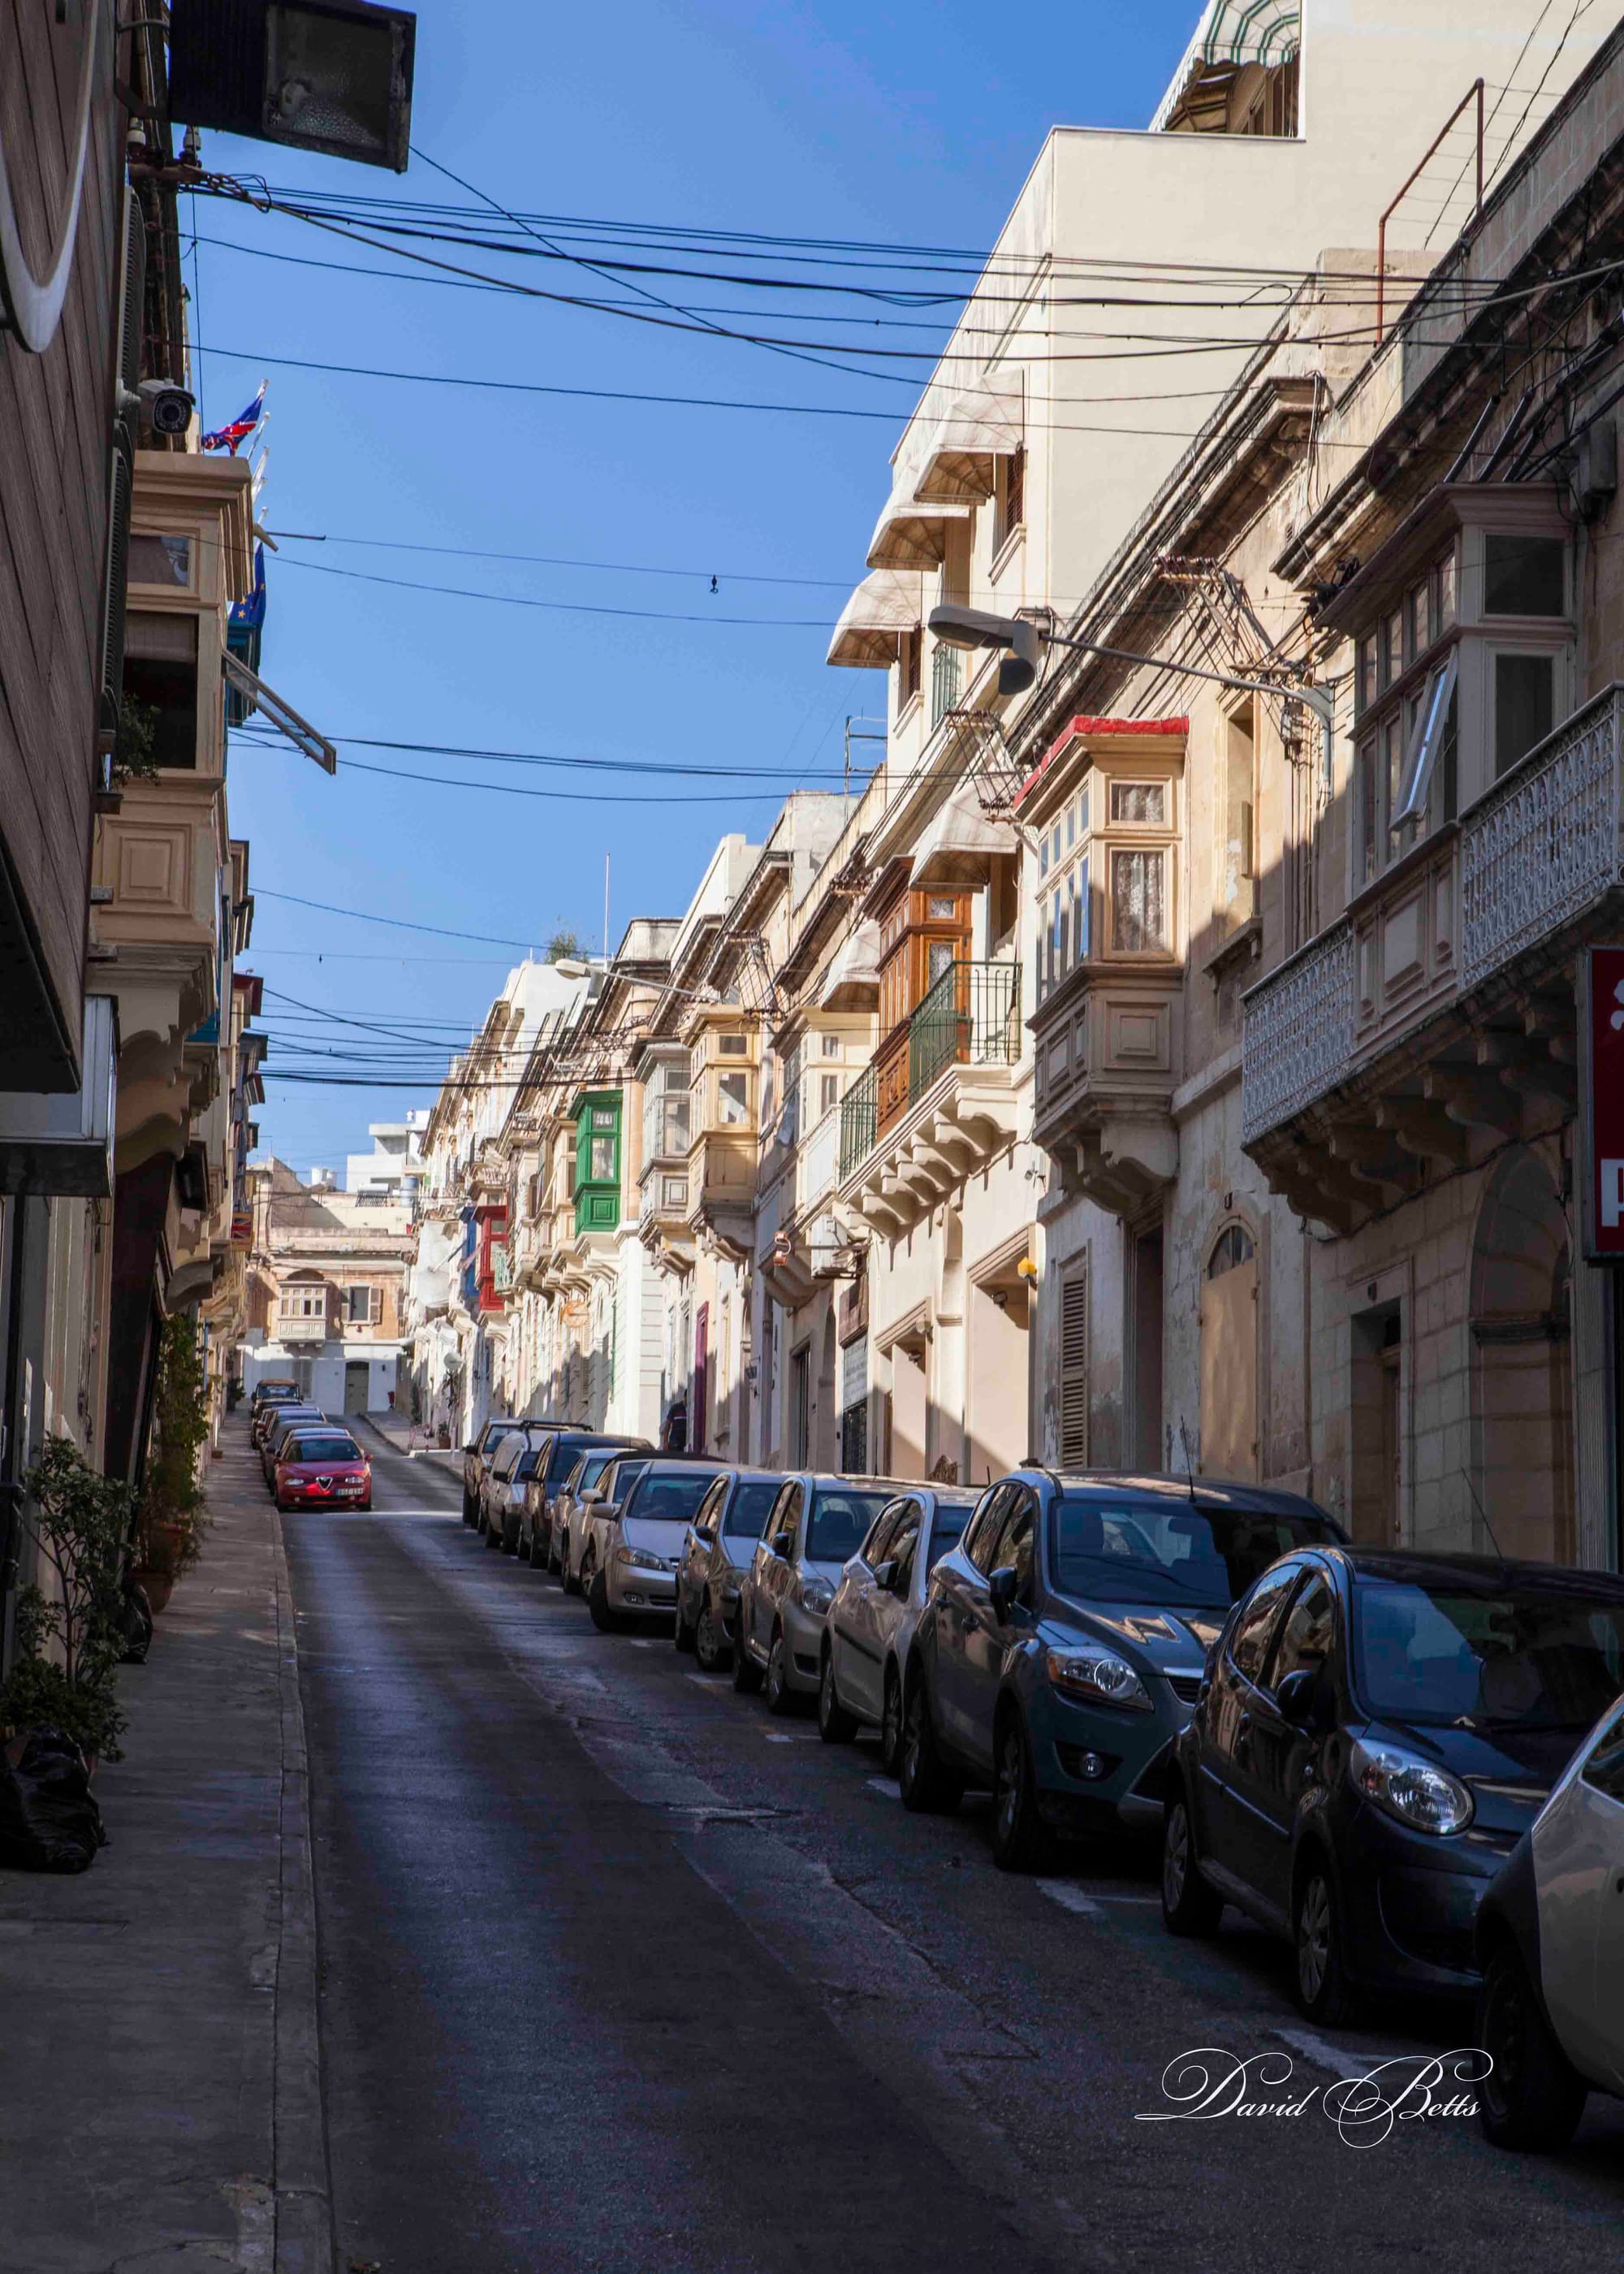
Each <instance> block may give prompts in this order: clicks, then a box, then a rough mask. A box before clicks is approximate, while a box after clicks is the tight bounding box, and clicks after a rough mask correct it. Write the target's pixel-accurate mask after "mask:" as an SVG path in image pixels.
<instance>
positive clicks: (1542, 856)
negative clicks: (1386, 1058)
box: [1461, 687, 1624, 987]
mask: <svg viewBox="0 0 1624 2274" xmlns="http://www.w3.org/2000/svg"><path fill="white" fill-rule="evenodd" d="M1621 701H1624V689H1620V688H1618V687H1610V688H1608V689H1607V690H1606V692H1605V694H1603V695H1598V697H1597V698H1596V700H1595V701H1594V702H1593V703H1589V704H1586V705H1585V707H1584V709H1583V711H1576V712H1575V713H1574V715H1573V717H1572V718H1571V719H1565V720H1564V721H1563V723H1562V725H1561V726H1560V727H1558V729H1557V731H1556V733H1555V734H1552V735H1550V736H1549V737H1548V738H1547V739H1546V741H1545V742H1544V743H1542V744H1541V745H1540V747H1539V749H1536V750H1531V751H1530V753H1529V755H1528V757H1526V758H1524V759H1523V761H1522V764H1521V766H1519V768H1518V769H1517V771H1516V772H1515V773H1514V774H1512V775H1510V776H1508V778H1507V779H1506V780H1505V781H1503V782H1501V783H1500V784H1499V785H1498V786H1497V787H1495V788H1494V789H1492V790H1491V791H1490V792H1489V794H1488V795H1487V796H1486V797H1484V798H1481V799H1479V801H1478V802H1477V804H1476V805H1475V806H1474V807H1473V808H1472V809H1471V810H1470V812H1469V813H1468V814H1467V815H1466V817H1465V818H1464V819H1463V821H1462V825H1461V983H1462V986H1463V987H1475V986H1476V985H1477V983H1478V981H1479V980H1481V979H1485V978H1486V977H1487V975H1489V973H1490V972H1491V971H1493V970H1495V969H1496V968H1498V967H1499V966H1500V964H1502V963H1505V962H1507V960H1509V959H1510V958H1511V957H1512V956H1514V955H1517V954H1520V953H1522V950H1523V949H1524V948H1528V947H1531V946H1533V945H1534V944H1535V943H1536V942H1537V941H1538V940H1541V939H1545V938H1546V937H1549V935H1550V934H1551V933H1553V932H1555V931H1560V930H1561V928H1562V926H1563V925H1564V924H1565V923H1567V922H1569V921H1570V919H1571V918H1572V917H1574V916H1575V915H1578V914H1579V912H1580V911H1581V910H1582V909H1583V908H1584V907H1588V906H1589V904H1590V902H1591V901H1592V900H1595V899H1596V898H1597V897H1598V895H1599V894H1600V893H1602V892H1605V891H1606V890H1607V888H1608V886H1609V885H1614V884H1616V883H1617V882H1618V881H1619V849H1620V848H1619V771H1620V768H1619V760H1620V704H1621Z"/></svg>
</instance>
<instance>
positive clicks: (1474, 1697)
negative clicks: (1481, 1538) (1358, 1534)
mask: <svg viewBox="0 0 1624 2274" xmlns="http://www.w3.org/2000/svg"><path fill="white" fill-rule="evenodd" d="M1353 1600H1354V1621H1353V1627H1354V1648H1355V1661H1356V1668H1357V1683H1358V1689H1359V1695H1360V1698H1362V1700H1363V1702H1364V1704H1365V1706H1367V1707H1368V1709H1369V1710H1370V1712H1371V1713H1379V1714H1386V1715H1390V1716H1392V1717H1394V1718H1395V1719H1396V1720H1399V1721H1427V1722H1432V1723H1450V1722H1465V1723H1467V1724H1469V1725H1473V1724H1475V1725H1477V1726H1480V1727H1482V1728H1502V1729H1588V1728H1590V1724H1591V1723H1592V1722H1593V1721H1595V1720H1596V1719H1597V1717H1598V1715H1599V1714H1601V1713H1605V1711H1606V1709H1607V1707H1608V1706H1610V1705H1611V1704H1612V1703H1613V1700H1614V1698H1617V1697H1618V1696H1619V1694H1620V1691H1621V1690H1624V1603H1617V1602H1598V1601H1597V1600H1596V1599H1595V1598H1594V1597H1593V1596H1591V1597H1589V1598H1587V1597H1586V1596H1584V1595H1583V1594H1580V1593H1574V1594H1570V1595H1559V1594H1555V1593H1550V1592H1548V1591H1546V1590H1545V1589H1543V1588H1541V1589H1538V1590H1536V1589H1532V1588H1528V1589H1518V1588H1515V1587H1511V1588H1507V1591H1506V1592H1505V1593H1503V1594H1500V1593H1496V1594H1483V1595H1479V1594H1459V1595H1456V1594H1451V1593H1449V1592H1448V1590H1447V1587H1440V1588H1432V1587H1421V1586H1416V1585H1410V1584H1409V1583H1407V1582H1396V1581H1392V1580H1387V1579H1380V1578H1375V1577H1364V1578H1361V1579H1360V1580H1359V1581H1358V1582H1357V1585H1356V1586H1355V1588H1354V1594H1353Z"/></svg>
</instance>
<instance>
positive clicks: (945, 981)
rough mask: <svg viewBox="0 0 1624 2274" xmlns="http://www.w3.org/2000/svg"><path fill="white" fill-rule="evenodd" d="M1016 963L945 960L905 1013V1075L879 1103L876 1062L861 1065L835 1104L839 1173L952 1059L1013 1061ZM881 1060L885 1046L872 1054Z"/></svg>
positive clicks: (887, 1055)
mask: <svg viewBox="0 0 1624 2274" xmlns="http://www.w3.org/2000/svg"><path fill="white" fill-rule="evenodd" d="M1020 1038H1021V1024H1020V966H1019V963H969V962H959V963H951V964H949V966H948V967H947V968H946V970H945V971H944V972H943V973H942V975H941V976H940V977H939V978H938V979H937V981H936V984H935V985H934V986H933V987H932V988H931V990H930V992H929V994H928V995H927V996H926V997H925V998H924V1000H923V1001H922V1002H921V1004H920V1005H919V1007H918V1009H917V1010H916V1011H915V1012H914V1015H913V1017H912V1018H911V1019H910V1020H908V1026H907V1040H906V1065H907V1080H906V1088H905V1087H904V1085H903V1083H902V1082H901V1081H900V1080H897V1081H892V1082H891V1083H890V1084H889V1085H888V1087H887V1089H886V1092H885V1106H884V1110H883V1111H882V1108H881V1093H880V1071H881V1069H880V1064H879V1059H877V1058H876V1061H875V1063H873V1064H872V1065H868V1066H867V1067H865V1069H864V1070H863V1073H862V1074H861V1077H860V1079H859V1080H858V1081H856V1082H854V1083H853V1086H852V1088H850V1089H848V1090H847V1092H846V1097H845V1100H844V1101H843V1103H842V1105H841V1109H840V1178H841V1182H842V1183H844V1182H845V1180H846V1178H847V1177H849V1176H851V1175H852V1174H853V1171H856V1170H857V1169H859V1168H860V1167H861V1165H862V1163H863V1162H864V1161H866V1160H867V1159H868V1156H869V1154H870V1153H872V1152H873V1150H874V1148H875V1146H876V1143H877V1142H878V1141H879V1139H880V1138H881V1137H882V1136H883V1133H884V1131H885V1129H886V1128H887V1127H888V1126H890V1125H891V1123H892V1122H893V1121H895V1120H896V1119H897V1118H898V1115H899V1114H900V1113H901V1112H903V1111H906V1108H907V1107H908V1106H911V1105H914V1104H917V1103H918V1102H919V1100H920V1099H921V1097H923V1096H924V1095H925V1092H926V1091H927V1090H928V1089H929V1088H931V1086H932V1084H933V1083H935V1082H936V1081H939V1080H940V1079H941V1077H942V1075H943V1074H944V1073H946V1072H947V1070H948V1068H949V1067H950V1066H952V1065H1014V1064H1015V1062H1016V1060H1017V1059H1018V1058H1019V1056H1020ZM880 1056H881V1057H882V1058H884V1059H885V1061H886V1064H887V1065H888V1066H889V1065H890V1064H891V1046H890V1045H889V1044H888V1045H887V1048H886V1050H883V1051H882V1052H881V1054H880Z"/></svg>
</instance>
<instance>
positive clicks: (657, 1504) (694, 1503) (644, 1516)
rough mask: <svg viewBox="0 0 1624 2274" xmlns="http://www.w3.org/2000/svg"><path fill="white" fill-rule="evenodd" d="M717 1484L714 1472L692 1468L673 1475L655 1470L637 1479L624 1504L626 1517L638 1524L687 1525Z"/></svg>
mask: <svg viewBox="0 0 1624 2274" xmlns="http://www.w3.org/2000/svg"><path fill="white" fill-rule="evenodd" d="M715 1482H716V1472H715V1470H714V1469H695V1470H692V1471H690V1472H688V1474H686V1475H676V1476H673V1475H672V1474H671V1472H669V1471H668V1470H656V1472H654V1474H653V1475H652V1476H648V1475H644V1476H642V1477H640V1478H639V1480H638V1482H637V1489H636V1490H635V1492H634V1493H633V1495H632V1496H631V1498H630V1499H629V1500H628V1502H627V1503H626V1513H627V1515H628V1516H635V1517H636V1518H637V1520H638V1522H639V1523H640V1524H686V1523H688V1519H689V1518H690V1517H692V1515H693V1513H694V1511H695V1509H696V1508H697V1507H698V1506H699V1503H700V1502H701V1501H702V1500H703V1498H704V1496H705V1495H706V1494H707V1493H708V1492H709V1491H710V1489H711V1486H712V1485H713V1484H714V1483H715Z"/></svg>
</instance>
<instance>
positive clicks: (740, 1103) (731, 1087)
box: [716, 1073, 750, 1129]
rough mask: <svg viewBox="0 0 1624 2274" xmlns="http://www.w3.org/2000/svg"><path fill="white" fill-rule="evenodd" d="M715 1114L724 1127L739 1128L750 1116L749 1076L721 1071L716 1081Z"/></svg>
mask: <svg viewBox="0 0 1624 2274" xmlns="http://www.w3.org/2000/svg"><path fill="white" fill-rule="evenodd" d="M716 1106H717V1116H718V1119H719V1120H720V1122H721V1125H722V1126H723V1128H724V1129H737V1128H741V1127H742V1126H743V1125H744V1124H745V1123H746V1122H747V1121H748V1119H749V1118H750V1077H749V1075H748V1073H723V1074H718V1076H717V1081H716Z"/></svg>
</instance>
